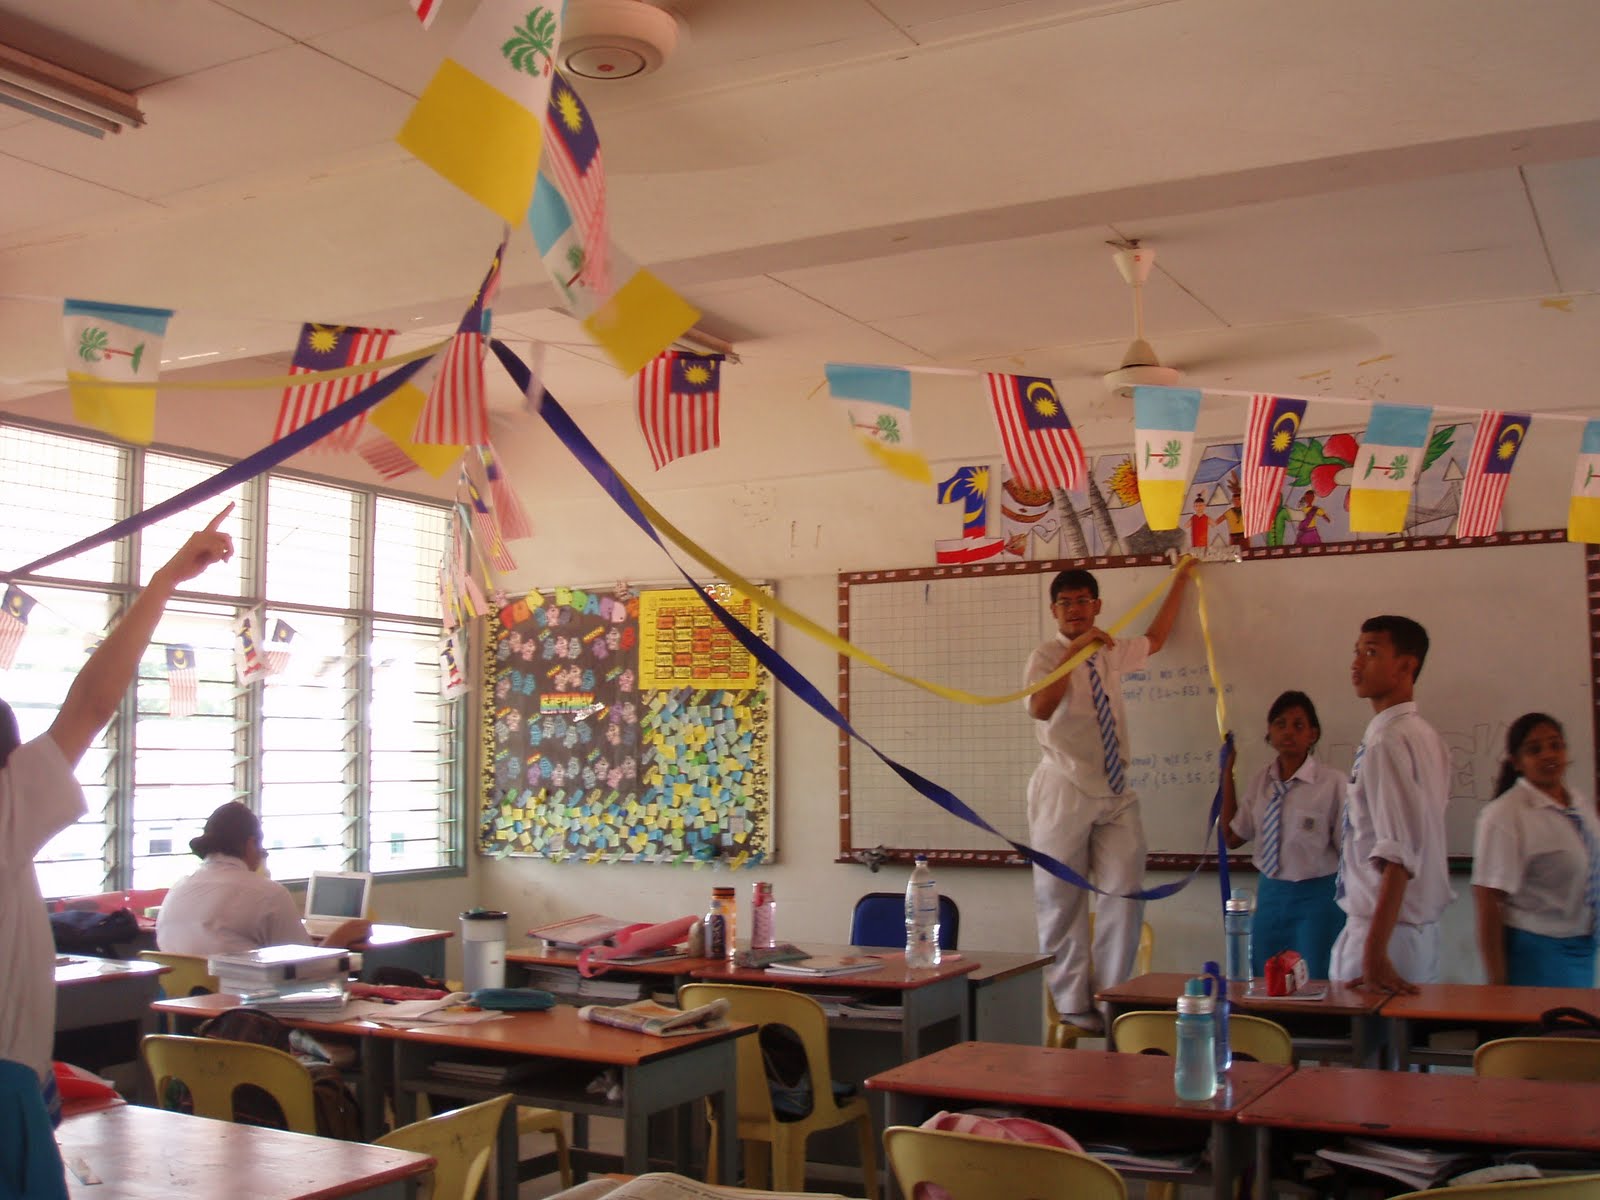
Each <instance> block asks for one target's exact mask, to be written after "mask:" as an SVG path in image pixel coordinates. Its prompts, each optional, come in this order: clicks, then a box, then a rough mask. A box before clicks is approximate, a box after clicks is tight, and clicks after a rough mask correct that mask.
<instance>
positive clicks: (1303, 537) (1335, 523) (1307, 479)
mask: <svg viewBox="0 0 1600 1200" xmlns="http://www.w3.org/2000/svg"><path fill="white" fill-rule="evenodd" d="M1358 446H1359V443H1358V442H1357V441H1356V439H1355V438H1354V437H1353V436H1352V435H1350V434H1348V433H1335V434H1331V435H1329V436H1326V437H1323V436H1318V437H1303V438H1296V439H1295V443H1294V449H1292V450H1291V451H1290V452H1289V463H1288V466H1287V467H1285V468H1284V473H1283V494H1282V496H1281V497H1280V500H1279V504H1278V511H1277V513H1276V515H1274V517H1273V520H1272V527H1271V528H1270V529H1268V530H1267V532H1266V534H1265V535H1263V536H1260V537H1258V538H1257V539H1256V542H1257V544H1258V545H1266V546H1316V545H1321V544H1322V543H1324V542H1345V541H1349V540H1350V513H1349V509H1350V500H1349V495H1350V470H1351V467H1352V465H1353V464H1354V463H1355V460H1356V450H1357V448H1358Z"/></svg>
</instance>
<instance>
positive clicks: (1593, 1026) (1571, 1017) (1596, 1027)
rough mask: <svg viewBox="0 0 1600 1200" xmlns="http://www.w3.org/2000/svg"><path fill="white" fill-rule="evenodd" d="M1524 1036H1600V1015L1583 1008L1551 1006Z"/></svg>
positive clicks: (1540, 1015)
mask: <svg viewBox="0 0 1600 1200" xmlns="http://www.w3.org/2000/svg"><path fill="white" fill-rule="evenodd" d="M1522 1036H1524V1037H1572V1038H1600V1017H1597V1016H1595V1015H1594V1014H1593V1013H1592V1012H1585V1011H1584V1010H1583V1009H1581V1008H1550V1009H1546V1010H1545V1011H1544V1012H1542V1013H1540V1014H1539V1023H1538V1024H1537V1025H1534V1026H1532V1027H1531V1028H1529V1029H1528V1030H1526V1031H1525V1032H1524V1033H1523V1035H1522Z"/></svg>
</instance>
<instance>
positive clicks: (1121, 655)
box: [1023, 632, 1150, 796]
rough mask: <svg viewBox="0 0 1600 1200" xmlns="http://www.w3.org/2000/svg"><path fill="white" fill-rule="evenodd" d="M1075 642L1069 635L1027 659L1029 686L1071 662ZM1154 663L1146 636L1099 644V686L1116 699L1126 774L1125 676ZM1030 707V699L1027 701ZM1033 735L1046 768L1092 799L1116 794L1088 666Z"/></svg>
mask: <svg viewBox="0 0 1600 1200" xmlns="http://www.w3.org/2000/svg"><path fill="white" fill-rule="evenodd" d="M1071 642H1072V639H1071V638H1069V637H1067V635H1066V634H1064V633H1059V632H1058V633H1057V634H1056V635H1055V637H1053V638H1051V639H1050V640H1049V641H1048V642H1045V643H1044V644H1043V645H1042V646H1040V647H1039V648H1038V649H1037V650H1035V651H1034V652H1033V653H1032V654H1030V655H1029V656H1028V667H1027V670H1026V672H1025V673H1024V675H1023V678H1024V681H1025V682H1026V683H1027V684H1030V685H1031V684H1035V683H1038V682H1039V680H1041V679H1043V678H1044V677H1045V676H1046V675H1048V674H1050V672H1052V671H1054V670H1055V669H1056V668H1057V667H1059V666H1060V665H1061V664H1062V663H1064V662H1066V661H1067V647H1068V646H1069V645H1070V644H1071ZM1149 661H1150V639H1149V638H1147V637H1131V638H1118V639H1117V644H1116V645H1115V646H1106V645H1105V644H1104V643H1101V644H1100V649H1099V650H1098V651H1097V653H1096V654H1095V658H1094V665H1095V669H1096V670H1097V671H1099V672H1100V682H1101V684H1102V685H1103V686H1104V688H1105V692H1106V697H1107V698H1108V699H1109V700H1110V701H1111V717H1112V720H1113V722H1114V723H1115V724H1116V728H1117V746H1118V748H1119V750H1120V752H1121V755H1122V766H1123V771H1124V773H1126V772H1127V771H1129V770H1130V769H1131V765H1132V754H1131V752H1130V751H1129V747H1128V714H1127V712H1126V710H1125V708H1124V706H1123V703H1122V676H1123V674H1124V673H1125V672H1128V671H1140V670H1143V669H1144V665H1145V663H1147V662H1149ZM1023 703H1024V705H1026V703H1027V701H1026V700H1024V701H1023ZM1033 735H1034V737H1036V738H1038V739H1039V746H1040V748H1041V749H1042V750H1043V751H1044V763H1045V765H1046V766H1052V767H1055V768H1056V769H1057V770H1059V771H1061V772H1062V773H1063V774H1065V775H1066V776H1067V778H1068V779H1069V780H1070V781H1071V783H1072V785H1073V786H1074V787H1076V788H1077V789H1078V790H1079V791H1080V792H1083V793H1084V794H1085V795H1089V796H1110V795H1112V794H1113V793H1112V791H1111V785H1110V784H1109V783H1108V782H1106V755H1105V744H1104V743H1103V742H1102V741H1101V740H1100V718H1099V717H1098V716H1097V715H1096V714H1095V711H1094V698H1093V696H1092V695H1091V692H1090V688H1089V672H1088V671H1087V670H1085V668H1084V667H1083V666H1080V667H1078V668H1077V669H1076V670H1075V671H1073V672H1072V674H1070V675H1068V676H1067V692H1066V695H1064V696H1062V698H1061V703H1060V704H1058V705H1056V710H1055V712H1053V713H1051V714H1050V716H1049V719H1047V720H1044V721H1040V720H1035V721H1034V722H1033Z"/></svg>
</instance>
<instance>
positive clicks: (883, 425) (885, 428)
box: [871, 413, 900, 446]
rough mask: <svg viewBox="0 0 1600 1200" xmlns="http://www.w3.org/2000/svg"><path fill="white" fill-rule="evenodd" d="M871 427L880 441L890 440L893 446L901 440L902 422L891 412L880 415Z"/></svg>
mask: <svg viewBox="0 0 1600 1200" xmlns="http://www.w3.org/2000/svg"><path fill="white" fill-rule="evenodd" d="M871 428H872V432H873V434H874V435H875V436H876V437H877V438H878V439H879V440H880V441H884V442H888V443H889V444H890V445H891V446H892V445H894V444H895V443H896V442H898V441H899V440H900V422H899V420H897V419H896V418H895V417H894V416H892V415H891V414H889V413H884V414H883V415H882V416H881V417H879V418H878V420H877V422H876V424H874V425H873V426H872V427H871Z"/></svg>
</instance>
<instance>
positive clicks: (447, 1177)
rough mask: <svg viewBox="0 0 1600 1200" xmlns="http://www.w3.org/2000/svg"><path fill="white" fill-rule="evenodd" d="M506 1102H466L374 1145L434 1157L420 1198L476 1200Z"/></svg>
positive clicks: (508, 1100)
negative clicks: (462, 1105)
mask: <svg viewBox="0 0 1600 1200" xmlns="http://www.w3.org/2000/svg"><path fill="white" fill-rule="evenodd" d="M510 1103H511V1097H510V1096H496V1097H494V1099H492V1100H484V1101H481V1102H479V1103H477V1104H469V1105H468V1106H467V1107H466V1108H457V1109H453V1110H452V1111H450V1112H447V1113H442V1114H440V1115H439V1116H437V1117H429V1118H427V1119H426V1120H423V1121H416V1122H413V1123H412V1124H410V1125H403V1126H401V1127H400V1128H399V1129H396V1130H395V1131H394V1132H393V1133H386V1134H384V1135H383V1136H382V1137H381V1138H379V1139H378V1140H377V1141H376V1142H374V1143H373V1145H375V1146H388V1147H389V1148H390V1149H391V1150H410V1151H411V1152H413V1153H414V1154H428V1155H432V1156H433V1162H434V1167H433V1172H432V1174H431V1175H430V1176H429V1182H428V1183H425V1184H424V1185H423V1186H422V1188H421V1189H420V1191H419V1193H418V1200H474V1198H475V1197H476V1196H477V1194H478V1186H479V1185H480V1184H481V1183H482V1182H483V1175H484V1172H485V1171H487V1170H488V1169H489V1159H490V1156H491V1155H493V1153H494V1141H495V1137H496V1135H497V1134H498V1133H499V1132H500V1118H501V1116H502V1115H503V1114H504V1113H505V1111H506V1105H508V1104H510Z"/></svg>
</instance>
